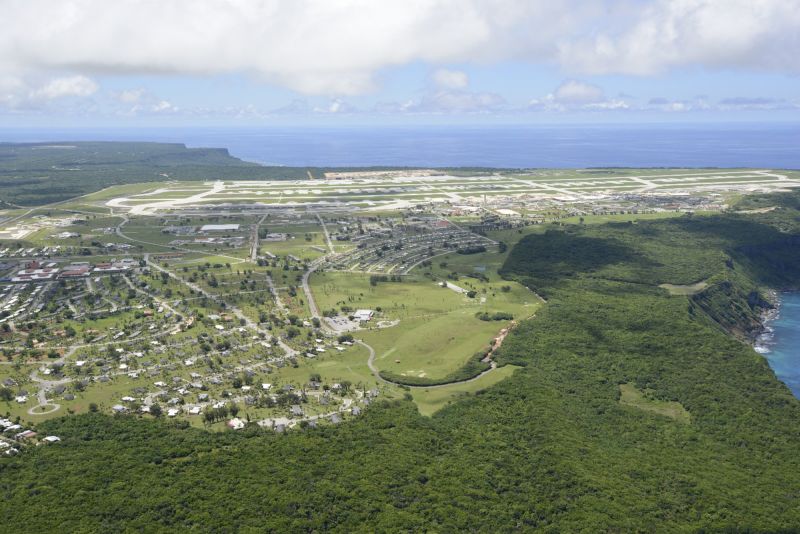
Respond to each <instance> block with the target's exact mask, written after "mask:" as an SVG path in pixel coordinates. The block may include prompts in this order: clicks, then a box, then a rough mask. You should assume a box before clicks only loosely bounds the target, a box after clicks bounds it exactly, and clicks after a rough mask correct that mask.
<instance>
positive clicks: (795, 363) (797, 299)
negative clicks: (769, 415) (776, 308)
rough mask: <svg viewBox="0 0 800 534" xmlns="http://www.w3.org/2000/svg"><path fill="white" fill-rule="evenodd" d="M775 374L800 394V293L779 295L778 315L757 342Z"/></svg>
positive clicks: (759, 349) (796, 395) (757, 348)
mask: <svg viewBox="0 0 800 534" xmlns="http://www.w3.org/2000/svg"><path fill="white" fill-rule="evenodd" d="M756 350H758V351H759V352H761V353H762V354H764V356H766V358H767V361H769V365H770V367H772V370H773V371H775V375H776V376H777V377H778V378H779V379H780V380H782V381H783V382H784V383H785V384H786V385H787V386H789V389H790V390H792V393H794V396H795V397H797V398H800V293H785V294H783V295H781V307H780V314H779V315H778V317H777V318H776V319H775V320H774V321H771V322H770V323H769V325H768V327H767V332H766V333H765V334H764V336H762V339H761V340H760V341H759V343H758V344H757V345H756Z"/></svg>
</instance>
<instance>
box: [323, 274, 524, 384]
mask: <svg viewBox="0 0 800 534" xmlns="http://www.w3.org/2000/svg"><path fill="white" fill-rule="evenodd" d="M452 283H455V284H458V283H459V282H452ZM311 284H312V290H313V292H314V295H315V298H316V299H317V304H318V306H319V307H320V308H321V309H323V310H327V309H341V307H342V306H345V307H347V308H348V309H358V308H368V309H374V310H379V312H378V315H377V317H376V318H375V319H373V323H380V322H383V321H388V322H394V321H397V324H396V325H395V326H390V327H387V328H377V327H376V326H374V325H372V324H371V325H370V327H369V330H367V331H363V332H360V333H359V334H358V335H359V336H361V337H362V338H363V339H364V341H365V342H366V343H368V344H370V345H371V346H372V347H373V348H374V349H375V351H376V358H375V363H376V365H377V367H378V368H379V369H381V370H386V371H391V372H393V373H396V374H400V375H406V376H417V377H428V378H440V377H443V376H445V375H447V374H449V373H450V372H452V371H454V370H455V369H457V368H459V367H461V366H462V365H463V364H464V363H465V361H466V360H467V359H469V358H470V357H471V356H472V355H473V354H474V353H475V352H477V351H479V350H482V349H484V348H486V347H487V346H488V345H489V343H490V341H491V339H492V338H494V337H495V336H497V334H498V332H499V331H500V330H501V329H502V328H505V327H507V326H508V321H482V320H479V319H478V318H476V317H475V314H476V313H479V312H489V313H494V312H498V311H500V312H506V313H510V314H512V315H513V316H514V318H515V319H516V318H519V319H522V318H526V317H530V316H531V315H533V314H534V313H535V311H536V310H537V309H538V307H539V306H540V301H539V299H538V298H537V297H536V295H534V294H533V293H531V292H530V291H529V290H527V289H526V288H524V287H522V286H520V285H519V284H517V283H516V282H509V283H507V284H503V285H507V286H508V287H509V290H508V291H501V289H500V286H501V285H500V284H498V283H486V282H481V281H479V280H475V279H469V280H465V281H464V282H463V285H464V287H465V288H470V289H473V290H475V291H476V293H477V295H476V297H475V298H470V297H468V296H466V295H464V294H462V293H459V292H456V291H454V290H452V289H448V288H443V287H441V286H440V285H439V284H438V283H437V282H435V281H434V280H432V279H431V278H428V277H425V276H408V277H404V278H403V281H402V282H381V283H378V284H377V285H376V286H371V285H370V283H369V276H366V275H363V274H355V273H339V272H330V273H315V274H314V275H313V277H312V278H311Z"/></svg>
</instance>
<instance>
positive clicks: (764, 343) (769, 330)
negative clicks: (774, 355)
mask: <svg viewBox="0 0 800 534" xmlns="http://www.w3.org/2000/svg"><path fill="white" fill-rule="evenodd" d="M767 301H768V302H769V303H770V304H771V305H772V307H771V308H769V309H766V310H763V311H762V312H761V319H760V322H761V329H760V331H759V333H758V334H757V335H756V336H755V338H754V340H753V349H754V350H755V351H756V352H757V353H759V354H761V355H764V356H766V355H767V354H769V353H770V352H772V346H773V345H774V343H775V340H774V338H775V329H774V328H773V327H772V326H771V325H772V323H773V322H775V321H776V320H777V319H778V318H779V317H780V315H781V292H779V291H777V290H775V289H769V290H767Z"/></svg>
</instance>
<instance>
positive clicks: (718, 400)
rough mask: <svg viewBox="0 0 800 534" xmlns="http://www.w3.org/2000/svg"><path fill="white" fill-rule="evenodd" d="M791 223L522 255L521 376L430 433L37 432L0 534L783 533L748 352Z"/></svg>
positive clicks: (5, 485)
mask: <svg viewBox="0 0 800 534" xmlns="http://www.w3.org/2000/svg"><path fill="white" fill-rule="evenodd" d="M799 206H800V196H798V195H796V194H791V195H789V194H787V195H783V196H763V197H754V198H747V199H745V200H744V201H743V202H742V204H741V205H740V206H738V207H737V211H735V212H731V213H727V214H723V215H717V216H709V217H698V216H684V217H680V218H674V219H665V220H653V221H639V222H637V223H631V224H628V223H625V224H605V225H551V226H550V227H549V228H548V229H547V230H546V231H542V232H538V233H532V234H530V235H527V236H525V237H523V238H522V239H521V241H520V242H519V243H518V244H516V245H515V246H514V248H513V249H512V251H511V253H510V255H509V257H508V259H507V261H506V263H505V265H504V266H503V267H502V269H501V272H502V273H503V275H504V276H505V277H507V278H509V279H516V280H519V281H521V282H523V283H524V284H526V285H528V286H529V287H530V288H532V289H534V290H535V291H537V292H538V293H539V294H540V295H542V296H543V297H545V298H546V299H547V304H546V305H545V306H544V308H543V309H542V311H540V312H539V313H538V314H537V316H536V317H535V318H533V319H531V320H528V321H524V322H522V323H521V324H520V325H519V326H518V327H517V328H516V329H515V330H514V331H513V332H512V333H511V334H510V335H509V337H508V338H507V339H506V341H505V342H504V344H503V347H502V349H501V350H500V351H499V353H498V355H497V361H498V363H499V364H500V365H505V364H515V365H519V366H522V369H520V370H518V371H516V372H515V373H514V374H513V375H512V376H511V377H510V378H508V379H506V380H504V381H502V382H500V383H499V384H497V385H495V386H493V387H491V388H489V389H487V390H485V391H482V392H480V393H478V394H476V395H474V396H471V397H468V398H465V399H464V400H462V401H460V402H457V403H455V404H452V405H450V406H449V407H447V408H445V409H443V410H442V411H440V412H438V413H436V414H435V415H434V416H433V417H430V418H428V417H423V416H421V415H419V414H418V413H417V411H416V408H415V406H414V404H413V403H412V402H411V401H409V400H404V401H394V402H383V403H378V404H377V405H373V406H370V408H369V409H368V410H366V413H365V415H364V416H363V417H361V418H359V419H357V420H355V421H353V422H350V423H347V424H342V425H338V426H328V427H321V428H317V429H310V428H308V429H304V430H298V431H292V432H288V433H285V434H276V433H273V432H271V431H265V430H259V429H256V428H248V429H247V430H244V431H241V432H224V433H208V432H204V431H201V430H197V429H191V428H182V427H180V426H179V425H175V424H171V423H169V422H166V421H162V420H155V421H154V420H145V419H138V418H136V417H133V416H116V417H108V416H102V415H98V414H86V415H80V416H73V417H67V418H62V419H57V420H52V421H48V422H47V423H42V424H41V425H39V430H40V431H41V432H44V433H47V434H56V435H59V436H61V438H62V442H61V443H58V444H55V445H51V446H41V447H36V448H34V449H32V450H28V451H25V452H24V453H23V454H21V455H20V456H18V457H15V458H9V459H3V460H0V495H1V496H2V499H0V514H2V516H3V518H4V519H3V522H4V525H5V528H6V529H7V530H8V531H9V532H44V531H52V530H55V529H59V530H63V531H68V532H91V531H139V530H141V531H165V532H175V531H183V530H189V529H195V530H200V531H208V532H230V531H235V530H240V529H242V530H250V531H269V530H274V531H301V530H302V531H318V530H326V529H330V530H336V531H342V532H344V531H389V530H391V531H396V530H431V531H461V530H465V531H484V532H498V531H511V530H531V529H540V530H543V531H552V532H555V531H563V532H575V531H591V532H595V531H609V530H610V531H622V532H628V531H697V530H706V531H709V530H710V531H719V530H726V529H728V530H734V531H748V530H753V531H779V530H784V531H788V530H791V529H793V528H796V526H797V525H798V524H800V507H798V506H797V502H798V498H799V497H800V455H798V450H800V401H798V400H797V399H795V398H794V397H793V396H792V395H791V393H790V391H789V390H788V388H787V387H786V386H785V385H784V384H782V383H781V382H780V381H778V380H777V379H776V378H775V376H774V374H773V372H772V371H771V369H770V368H769V366H768V365H767V363H766V361H765V360H764V358H763V357H762V356H760V355H758V354H757V353H755V352H754V351H753V350H752V348H751V347H750V345H749V344H748V342H747V341H748V339H749V338H750V337H751V336H752V335H754V333H755V332H756V331H757V328H758V318H759V314H760V313H761V312H762V311H763V310H764V309H765V308H767V307H769V306H770V304H769V302H767V299H766V297H765V295H766V293H765V290H766V289H767V288H768V287H773V288H780V289H794V288H797V287H798V285H800V222H798V221H800V212H798V207H799ZM765 207H768V208H770V209H769V210H763V209H761V208H765ZM756 208H759V210H758V212H756ZM701 282H702V284H701ZM662 285H663V286H664V287H660V286H662ZM674 288H690V289H685V291H683V294H681V292H680V291H675V290H674ZM670 289H672V291H671V290H670ZM411 394H413V392H412V393H411Z"/></svg>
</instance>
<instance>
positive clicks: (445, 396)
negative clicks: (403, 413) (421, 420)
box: [413, 365, 519, 416]
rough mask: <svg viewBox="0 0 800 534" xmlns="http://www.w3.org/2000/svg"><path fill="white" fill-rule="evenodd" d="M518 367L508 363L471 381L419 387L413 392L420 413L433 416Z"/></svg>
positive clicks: (492, 383)
mask: <svg viewBox="0 0 800 534" xmlns="http://www.w3.org/2000/svg"><path fill="white" fill-rule="evenodd" d="M517 369H519V367H517V366H516V365H506V366H503V367H498V368H497V369H495V370H494V371H492V372H490V373H486V374H484V375H483V376H481V377H480V378H477V379H476V380H473V381H471V382H466V383H463V384H451V385H447V386H438V387H432V388H418V389H415V390H414V392H413V397H414V402H415V403H416V404H417V408H418V409H419V413H421V414H422V415H425V416H431V415H433V414H434V413H436V412H438V411H439V410H441V409H442V408H444V407H445V406H447V405H448V404H450V403H453V402H457V401H458V400H459V399H461V398H463V397H468V396H470V395H474V394H475V393H476V392H478V391H481V390H484V389H486V388H488V387H490V386H493V385H495V384H497V383H498V382H500V381H501V380H505V379H506V378H507V377H509V376H511V375H512V374H513V373H514V371H516V370H517Z"/></svg>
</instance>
